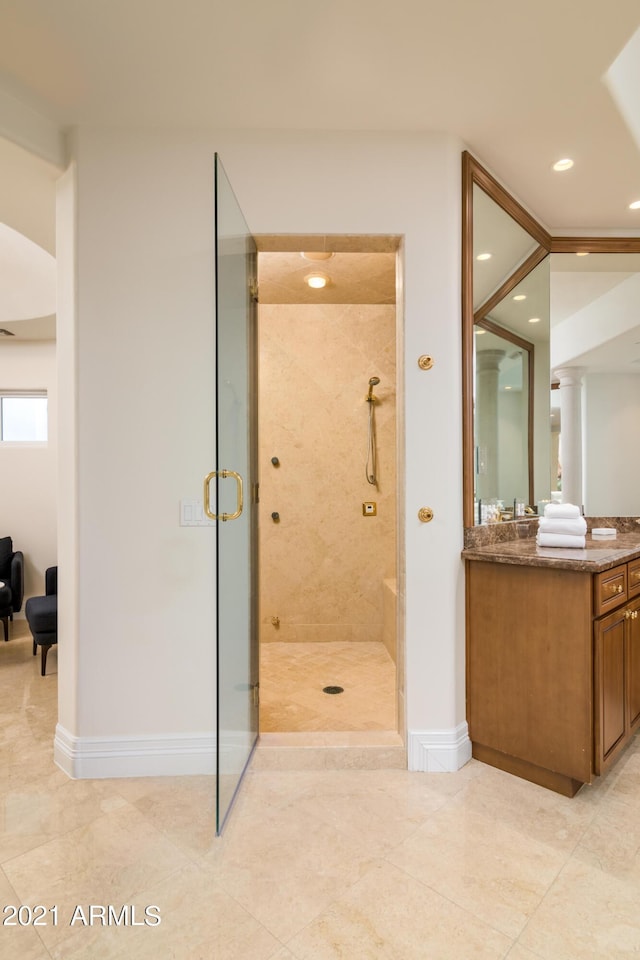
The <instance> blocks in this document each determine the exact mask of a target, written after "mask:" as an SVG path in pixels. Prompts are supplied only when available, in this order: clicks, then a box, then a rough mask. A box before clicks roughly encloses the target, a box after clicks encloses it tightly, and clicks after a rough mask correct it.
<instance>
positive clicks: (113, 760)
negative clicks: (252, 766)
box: [53, 724, 216, 780]
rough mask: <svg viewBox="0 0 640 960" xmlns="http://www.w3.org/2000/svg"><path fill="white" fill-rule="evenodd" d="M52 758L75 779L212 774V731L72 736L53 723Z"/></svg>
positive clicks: (214, 748)
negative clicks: (162, 734)
mask: <svg viewBox="0 0 640 960" xmlns="http://www.w3.org/2000/svg"><path fill="white" fill-rule="evenodd" d="M53 758H54V760H55V762H56V763H57V765H58V766H59V767H60V769H61V770H63V771H64V772H65V773H66V774H67V775H68V776H69V777H71V778H72V779H74V780H85V779H104V778H106V777H175V776H182V775H189V774H208V775H211V774H215V772H216V738H215V735H214V734H212V733H211V734H206V733H203V734H176V735H174V736H165V737H155V736H149V737H75V736H73V735H72V734H70V733H69V732H68V731H67V730H65V729H64V727H62V726H60V724H58V725H57V726H56V735H55V739H54V744H53Z"/></svg>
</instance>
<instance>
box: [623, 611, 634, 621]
mask: <svg viewBox="0 0 640 960" xmlns="http://www.w3.org/2000/svg"><path fill="white" fill-rule="evenodd" d="M632 616H633V614H632V612H631V610H625V612H624V618H625V620H630V619H631V617H632Z"/></svg>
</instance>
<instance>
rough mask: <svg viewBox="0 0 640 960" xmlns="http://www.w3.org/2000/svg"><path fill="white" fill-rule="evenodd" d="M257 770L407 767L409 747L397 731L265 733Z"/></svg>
mask: <svg viewBox="0 0 640 960" xmlns="http://www.w3.org/2000/svg"><path fill="white" fill-rule="evenodd" d="M251 766H252V768H253V769H254V770H349V769H352V770H406V769H407V750H406V747H405V745H404V743H403V742H402V738H401V737H400V735H399V734H398V733H396V732H395V731H387V730H380V731H378V730H376V731H369V732H362V733H354V732H350V731H345V732H340V731H338V732H328V733H327V732H324V733H305V732H296V733H263V734H261V735H260V739H259V741H258V745H257V748H256V751H255V753H254V757H253V762H252V764H251Z"/></svg>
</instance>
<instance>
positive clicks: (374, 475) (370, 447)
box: [365, 377, 380, 487]
mask: <svg viewBox="0 0 640 960" xmlns="http://www.w3.org/2000/svg"><path fill="white" fill-rule="evenodd" d="M379 383H380V377H371V379H370V380H369V393H368V394H367V395H366V397H365V400H366V401H367V403H368V404H369V433H368V436H367V466H366V476H367V483H370V484H372V486H374V487H377V486H378V467H377V462H376V461H377V455H376V421H375V410H376V403H377V401H378V398H377V397H375V396H374V395H373V388H374V387H376V386H377V385H378V384H379Z"/></svg>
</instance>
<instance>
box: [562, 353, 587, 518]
mask: <svg viewBox="0 0 640 960" xmlns="http://www.w3.org/2000/svg"><path fill="white" fill-rule="evenodd" d="M584 372H585V369H584V367H560V368H559V369H558V370H556V371H555V375H556V376H557V377H558V378H559V380H560V390H559V393H560V447H561V466H562V501H563V503H575V504H577V505H578V506H579V507H582V377H583V375H584Z"/></svg>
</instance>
